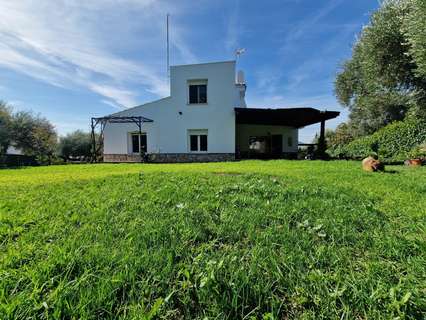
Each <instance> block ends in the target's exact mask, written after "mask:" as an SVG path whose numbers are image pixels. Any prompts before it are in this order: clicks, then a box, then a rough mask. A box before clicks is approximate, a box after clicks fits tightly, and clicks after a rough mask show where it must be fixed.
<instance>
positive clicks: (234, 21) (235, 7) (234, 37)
mask: <svg viewBox="0 0 426 320" xmlns="http://www.w3.org/2000/svg"><path fill="white" fill-rule="evenodd" d="M240 32H241V24H240V1H239V0H234V1H233V2H232V8H231V10H229V16H228V17H227V28H226V37H225V48H226V49H227V50H228V51H234V50H236V49H238V45H239V43H238V36H239V34H240Z"/></svg>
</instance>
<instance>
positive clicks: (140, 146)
mask: <svg viewBox="0 0 426 320" xmlns="http://www.w3.org/2000/svg"><path fill="white" fill-rule="evenodd" d="M147 150H148V148H147V139H146V134H145V133H141V134H139V133H132V153H140V152H141V151H142V152H143V153H146V152H147Z"/></svg>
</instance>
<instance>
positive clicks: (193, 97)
mask: <svg viewBox="0 0 426 320" xmlns="http://www.w3.org/2000/svg"><path fill="white" fill-rule="evenodd" d="M188 103H189V104H200V103H201V104H202V103H207V80H189V81H188Z"/></svg>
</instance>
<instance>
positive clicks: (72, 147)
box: [58, 130, 92, 160]
mask: <svg viewBox="0 0 426 320" xmlns="http://www.w3.org/2000/svg"><path fill="white" fill-rule="evenodd" d="M91 151H92V140H91V135H90V133H88V132H83V131H81V130H76V131H74V132H71V133H69V134H67V135H66V136H64V137H61V138H60V139H59V145H58V153H59V156H60V157H61V158H63V159H64V160H69V159H70V158H71V157H74V158H83V159H86V160H87V159H89V158H90V156H91Z"/></svg>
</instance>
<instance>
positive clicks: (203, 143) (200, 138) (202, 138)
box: [188, 130, 208, 152]
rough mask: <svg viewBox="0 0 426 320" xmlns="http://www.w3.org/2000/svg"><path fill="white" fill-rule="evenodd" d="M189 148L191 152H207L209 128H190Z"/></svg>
mask: <svg viewBox="0 0 426 320" xmlns="http://www.w3.org/2000/svg"><path fill="white" fill-rule="evenodd" d="M188 149H189V152H207V151H208V134H207V130H188Z"/></svg>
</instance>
